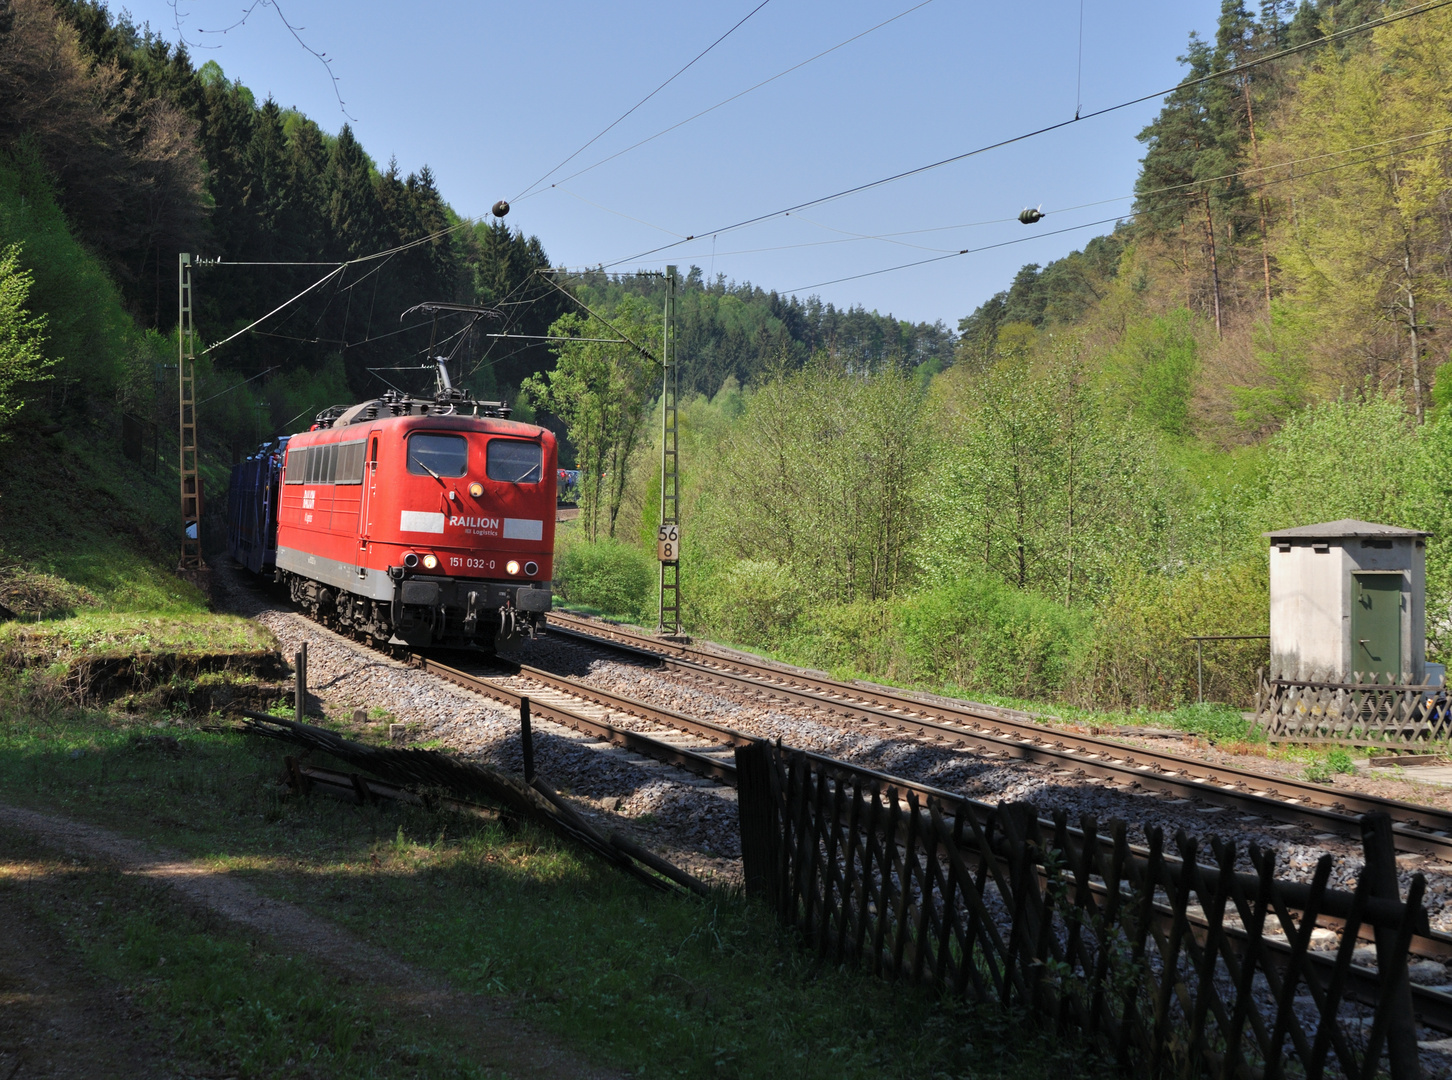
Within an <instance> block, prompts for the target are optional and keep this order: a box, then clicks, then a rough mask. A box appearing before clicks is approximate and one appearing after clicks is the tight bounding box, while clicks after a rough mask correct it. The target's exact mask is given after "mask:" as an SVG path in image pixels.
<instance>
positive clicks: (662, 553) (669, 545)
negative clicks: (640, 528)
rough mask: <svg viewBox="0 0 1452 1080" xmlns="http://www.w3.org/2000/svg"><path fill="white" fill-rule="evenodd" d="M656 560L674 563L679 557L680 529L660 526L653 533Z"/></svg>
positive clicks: (671, 526)
mask: <svg viewBox="0 0 1452 1080" xmlns="http://www.w3.org/2000/svg"><path fill="white" fill-rule="evenodd" d="M655 545H656V558H658V559H659V560H660V561H661V562H676V561H677V560H678V559H680V557H681V527H680V526H679V525H662V526H660V528H658V529H656V531H655Z"/></svg>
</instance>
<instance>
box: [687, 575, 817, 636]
mask: <svg viewBox="0 0 1452 1080" xmlns="http://www.w3.org/2000/svg"><path fill="white" fill-rule="evenodd" d="M702 607H703V608H704V609H705V614H706V616H707V618H708V619H709V620H710V623H711V625H712V626H713V627H714V628H716V629H719V630H720V631H721V632H722V633H724V634H725V636H726V637H727V638H728V639H730V640H731V641H734V642H738V643H739V644H742V645H757V646H768V645H772V644H774V643H776V642H778V641H780V640H781V639H782V637H783V636H784V635H785V633H786V632H787V630H788V628H789V627H790V626H791V624H792V623H793V622H794V621H795V620H796V618H797V616H798V615H799V614H800V613H801V610H802V586H801V582H800V581H798V580H797V579H796V577H795V576H794V575H793V574H792V572H791V571H790V570H789V569H788V568H787V567H785V566H783V565H782V564H781V563H778V562H774V561H772V560H770V559H762V560H757V559H741V560H739V561H738V562H736V563H735V564H733V565H732V566H731V567H730V568H728V569H727V570H726V572H725V573H722V574H719V575H717V576H716V577H715V579H714V580H713V581H712V582H711V583H710V586H709V594H708V596H707V597H706V598H705V599H704V602H703V604H702Z"/></svg>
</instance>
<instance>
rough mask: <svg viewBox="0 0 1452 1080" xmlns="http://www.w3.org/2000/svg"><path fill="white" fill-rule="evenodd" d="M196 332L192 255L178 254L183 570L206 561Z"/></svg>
mask: <svg viewBox="0 0 1452 1080" xmlns="http://www.w3.org/2000/svg"><path fill="white" fill-rule="evenodd" d="M195 339H196V333H195V327H194V326H193V323H192V257H191V256H190V255H188V254H187V253H186V252H181V253H180V254H178V255H177V334H176V340H177V365H176V372H177V423H178V426H179V431H178V441H177V445H178V450H177V454H178V460H177V473H178V479H179V481H180V487H181V516H182V542H181V561H180V563H179V564H178V566H177V569H178V570H181V571H183V572H186V571H196V570H201V569H202V568H203V564H202V491H201V476H200V475H199V473H198V472H197V391H196V340H195Z"/></svg>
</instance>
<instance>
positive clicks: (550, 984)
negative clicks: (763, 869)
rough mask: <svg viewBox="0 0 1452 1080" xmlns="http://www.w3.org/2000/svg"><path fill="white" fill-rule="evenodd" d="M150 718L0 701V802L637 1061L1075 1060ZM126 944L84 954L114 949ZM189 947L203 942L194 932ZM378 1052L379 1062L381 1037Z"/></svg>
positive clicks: (687, 905) (764, 925)
mask: <svg viewBox="0 0 1452 1080" xmlns="http://www.w3.org/2000/svg"><path fill="white" fill-rule="evenodd" d="M163 722H164V721H160V720H157V719H152V720H150V721H149V722H138V721H135V720H127V719H125V718H123V717H119V716H113V715H109V714H106V713H102V712H92V711H81V710H60V711H58V712H57V713H55V714H53V715H51V716H50V717H49V718H48V719H47V720H44V721H41V720H37V719H36V718H34V717H33V716H31V715H30V714H28V713H25V712H23V711H19V710H18V709H16V708H15V707H13V706H12V707H10V708H9V709H8V710H0V786H3V788H4V790H5V791H6V793H7V796H6V797H7V798H8V799H9V800H11V801H16V802H23V803H27V804H30V805H33V806H37V807H44V808H49V809H53V810H58V811H62V812H64V813H67V814H70V815H73V816H75V817H77V818H81V819H85V820H91V821H96V822H100V823H104V824H106V825H107V826H108V827H111V828H118V829H122V830H124V831H126V832H128V833H130V834H132V835H135V836H138V837H140V838H143V839H146V840H150V841H153V842H156V843H160V844H165V845H167V846H170V847H173V848H176V849H180V850H182V851H184V852H187V853H189V854H191V855H193V856H197V857H202V858H205V859H208V860H210V861H212V862H213V863H215V864H217V865H219V866H223V867H226V868H227V869H229V870H230V871H232V872H234V873H237V874H239V875H241V876H243V877H244V878H245V879H247V880H249V881H250V882H252V883H253V885H254V886H255V887H256V888H258V889H259V890H261V891H263V892H265V893H268V894H270V895H273V896H276V897H279V898H283V899H289V900H293V901H295V902H298V903H300V904H302V905H304V906H305V907H307V908H309V909H311V910H313V911H315V912H317V913H319V914H321V915H324V916H326V917H329V918H332V919H335V920H337V921H338V922H339V923H341V924H343V925H344V926H346V927H347V928H349V929H350V930H352V931H354V932H355V933H357V934H358V935H360V936H361V937H364V938H366V939H368V940H370V941H372V942H374V943H375V944H378V945H379V946H381V947H384V948H388V949H390V950H393V951H395V952H396V953H398V954H400V955H401V956H402V957H403V958H404V959H407V960H409V961H411V962H413V963H416V964H418V965H419V966H420V967H422V968H424V969H425V970H429V971H432V972H434V973H436V974H437V975H439V976H441V977H443V978H445V979H447V980H448V981H449V982H451V983H452V984H454V985H455V986H457V987H460V988H462V989H467V990H472V991H476V992H480V993H487V994H492V995H497V996H499V997H501V998H503V999H505V1000H506V1001H508V1002H509V1003H511V1004H512V1005H513V1006H514V1007H515V1009H516V1011H517V1012H518V1013H519V1014H520V1015H521V1016H522V1017H523V1018H524V1019H526V1020H529V1021H531V1022H533V1023H534V1024H535V1025H536V1026H538V1027H540V1028H542V1029H544V1030H546V1031H550V1032H554V1033H556V1034H557V1035H559V1036H560V1037H562V1038H565V1039H567V1040H568V1041H569V1042H570V1043H572V1044H573V1045H575V1046H576V1047H577V1048H579V1049H581V1050H582V1051H583V1052H584V1053H586V1054H587V1055H588V1056H591V1057H592V1058H594V1059H596V1060H601V1061H604V1062H607V1063H610V1064H613V1065H615V1066H617V1067H621V1068H626V1069H629V1070H630V1071H631V1072H637V1071H638V1072H639V1074H640V1075H646V1076H712V1077H720V1076H725V1077H769V1076H770V1077H775V1076H781V1075H785V1074H789V1075H793V1076H800V1077H804V1078H814V1077H823V1078H826V1077H832V1078H833V1080H836V1078H852V1077H864V1078H865V1077H876V1076H901V1077H927V1076H953V1077H959V1076H962V1077H971V1076H995V1077H997V1076H1004V1077H1042V1076H1049V1075H1060V1076H1065V1077H1067V1076H1077V1075H1085V1073H1086V1072H1087V1071H1092V1069H1093V1066H1092V1064H1090V1062H1091V1059H1090V1058H1089V1057H1087V1056H1086V1053H1085V1050H1084V1048H1083V1047H1082V1046H1078V1045H1075V1044H1074V1043H1073V1042H1072V1040H1066V1039H1064V1038H1061V1037H1059V1036H1056V1035H1053V1034H1051V1033H1049V1032H1044V1031H1039V1030H1035V1029H1033V1028H1031V1027H1029V1026H1028V1025H1026V1024H1024V1023H1023V1022H1021V1021H1019V1020H1016V1019H1014V1018H1011V1017H1006V1016H1005V1015H1004V1014H1003V1013H1002V1012H1000V1011H999V1010H998V1009H997V1008H996V1007H994V1006H984V1007H972V1006H969V1005H966V1004H964V1003H962V1002H959V1001H956V1000H945V999H943V998H940V997H938V996H936V995H932V994H929V993H926V992H919V991H911V990H906V991H905V990H904V989H902V988H901V987H893V986H889V985H887V984H883V983H879V982H876V981H874V980H872V979H870V978H867V977H865V976H862V975H859V974H857V973H855V972H849V971H840V970H837V969H835V968H833V967H832V966H831V965H826V964H822V963H819V962H818V961H816V959H815V958H814V957H812V956H810V955H808V954H807V953H806V952H805V951H804V950H802V949H801V948H800V947H799V946H798V944H797V941H796V939H795V937H794V936H793V935H791V934H789V933H787V932H785V931H783V930H782V929H780V928H779V927H778V926H777V925H776V923H775V920H774V919H773V918H772V917H771V916H770V914H769V913H768V912H766V911H764V910H763V909H761V908H760V907H759V906H757V905H756V904H754V903H751V902H748V901H746V900H744V899H741V898H740V897H738V896H735V895H728V894H725V893H722V894H719V895H716V896H715V897H713V898H712V899H711V900H710V901H709V902H704V903H703V902H701V901H699V900H696V899H690V898H682V897H664V896H659V895H656V894H653V893H650V892H647V891H645V890H643V889H641V888H640V887H639V886H638V885H637V884H635V883H634V882H632V881H631V880H630V879H627V878H624V877H622V876H620V875H618V874H617V873H616V872H615V871H613V870H610V869H609V868H607V867H605V866H603V865H601V864H598V863H596V862H594V861H593V860H591V859H590V858H587V857H583V856H581V855H579V854H577V853H576V852H574V851H573V850H571V849H568V848H565V847H562V846H560V845H559V844H557V843H556V842H555V841H554V840H552V839H550V838H548V837H545V836H542V835H539V834H536V833H534V832H532V831H529V830H525V831H523V832H520V833H515V834H510V833H506V832H504V831H502V830H501V829H500V828H499V826H497V825H492V824H489V823H476V822H471V821H465V820H462V819H458V818H453V817H444V816H437V815H433V814H429V813H426V812H424V811H422V810H411V809H390V808H371V807H362V808H358V807H351V806H346V805H342V804H336V803H329V802H327V801H326V800H322V799H318V800H292V799H287V798H284V789H283V787H282V785H281V784H280V783H279V779H278V778H279V777H280V774H281V767H280V765H281V758H282V755H283V753H284V752H285V751H284V749H283V747H282V746H280V745H279V744H275V743H268V742H265V741H261V740H254V739H250V738H244V737H240V736H233V735H224V734H217V733H211V732H206V731H201V730H197V729H195V728H193V727H191V726H189V725H188V724H187V723H180V724H178V723H177V722H175V721H172V722H168V723H166V729H165V730H166V731H167V733H168V734H173V735H175V736H177V738H178V739H179V741H180V754H179V755H175V756H171V755H167V754H165V753H163V752H161V751H160V750H158V749H156V745H157V744H155V743H154V742H152V743H148V742H141V741H139V740H138V738H137V736H139V735H144V734H150V733H152V731H153V730H154V729H153V728H152V726H151V725H152V724H155V723H163ZM128 932H129V931H128ZM136 932H139V929H138V930H137V931H136ZM158 932H159V933H160V932H163V931H160V930H159V931H158ZM165 932H168V933H169V932H170V931H169V930H168V931H165ZM223 938H225V935H223ZM126 940H130V939H128V938H122V937H113V938H108V939H106V941H107V943H106V944H104V945H98V946H97V948H98V949H101V950H102V951H103V952H106V953H107V954H109V953H113V952H117V950H119V948H120V945H121V944H122V943H123V942H124V941H126ZM173 947H174V946H172V945H170V944H168V945H166V946H165V948H173ZM195 947H196V948H197V949H198V950H201V951H199V952H198V953H197V955H198V956H202V955H204V954H205V950H204V948H203V944H202V943H201V942H200V941H199V942H197V943H196V946H195ZM158 948H159V949H160V948H161V947H160V946H158ZM97 955H99V954H97ZM131 955H132V950H131V949H130V947H129V946H128V950H127V952H126V954H125V956H131ZM138 955H139V954H138ZM168 955H169V954H168ZM97 962H98V963H99V962H100V961H99V959H98V960H97ZM139 962H140V961H138V960H135V959H134V958H133V959H125V958H124V957H123V958H122V959H118V960H117V961H116V963H122V964H125V965H130V964H133V963H139ZM275 966H276V964H274V963H273V962H272V961H268V962H267V964H265V965H264V968H265V970H268V971H270V970H272V969H273V967H275ZM168 967H170V965H168ZM117 970H118V971H119V972H120V973H121V974H122V975H129V973H131V972H132V968H130V967H124V968H122V969H117ZM152 975H153V976H157V977H161V978H163V979H164V980H165V979H171V978H173V976H172V975H171V974H169V973H167V974H158V973H157V972H152ZM238 977H239V978H243V976H241V975H239V976H238ZM249 977H250V976H249ZM186 985H187V984H185V983H184V982H178V983H176V985H175V988H174V989H171V990H167V991H166V993H165V995H164V996H163V997H162V998H160V999H158V1000H159V1001H160V1002H161V1004H162V1006H164V1011H165V1012H167V1015H168V1016H170V1017H171V1022H173V1023H175V1024H178V1025H182V1026H183V1027H184V1026H185V1025H186V1024H189V1023H192V1022H193V1021H192V1020H191V1019H189V1017H192V1016H194V1013H193V1012H192V1011H190V1010H192V1009H193V1005H192V1003H191V1000H190V998H189V997H188V996H187V995H188V993H190V991H187V990H186ZM239 985H241V984H239ZM249 985H250V984H249ZM250 992H251V991H248V993H250ZM320 993H323V990H322V989H320V988H314V989H309V988H307V987H305V986H303V985H302V984H300V983H299V984H297V985H295V986H293V985H288V986H285V987H282V986H280V987H279V989H278V991H277V992H275V993H268V994H267V995H265V996H263V997H261V998H258V999H257V1000H262V1001H265V1002H267V1003H268V1008H269V1009H271V1011H272V1012H273V1013H276V1014H279V1015H281V1012H282V1011H283V1010H284V1009H293V1008H294V1005H293V1002H295V1001H297V1000H299V998H300V997H301V998H306V999H307V1000H308V1001H309V1002H311V1003H312V1004H310V1005H309V1008H313V1009H315V1010H316V1009H317V1008H321V1006H319V1005H317V1004H316V1002H315V1001H314V998H315V997H316V995H317V994H320ZM227 994H228V995H230V996H226V995H224V996H225V997H226V1000H227V1001H231V1002H241V1001H244V1000H245V999H246V997H247V994H246V993H242V992H241V991H237V992H235V993H234V992H232V991H227ZM329 1000H331V999H329ZM345 1000H346V999H345ZM228 1007H230V1006H228ZM229 1015H232V1016H234V1017H235V1019H234V1020H233V1021H229V1022H233V1023H235V1024H237V1025H239V1030H242V1031H247V1030H250V1029H251V1028H254V1027H255V1028H257V1029H258V1030H259V1032H265V1030H267V1025H269V1024H271V1023H272V1021H271V1020H269V1019H268V1018H267V1015H266V1014H265V1013H264V1012H262V1011H258V1010H253V1011H250V1012H249V1011H247V1009H245V1008H243V1007H242V1006H241V1005H237V1006H236V1010H234V1012H233V1013H232V1014H229ZM307 1015H309V1016H315V1017H316V1019H315V1020H310V1021H308V1022H309V1023H316V1024H318V1025H326V1024H328V1023H333V1022H334V1020H333V1019H329V1017H328V1016H327V1015H326V1014H324V1013H321V1012H314V1013H308V1014H307ZM337 1022H340V1023H341V1022H343V1021H342V1020H338V1021H337ZM259 1037H260V1035H259ZM310 1037H311V1036H310ZM202 1049H203V1050H204V1051H205V1050H206V1047H202ZM208 1052H210V1051H208ZM229 1052H230V1051H229ZM218 1053H221V1051H220V1050H219V1051H218ZM379 1053H380V1054H382V1055H383V1057H384V1058H387V1052H386V1047H385V1049H384V1050H380V1051H379ZM330 1067H331V1066H330ZM359 1075H366V1074H365V1073H360V1074H359ZM380 1075H382V1074H380ZM421 1075H424V1074H421Z"/></svg>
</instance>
